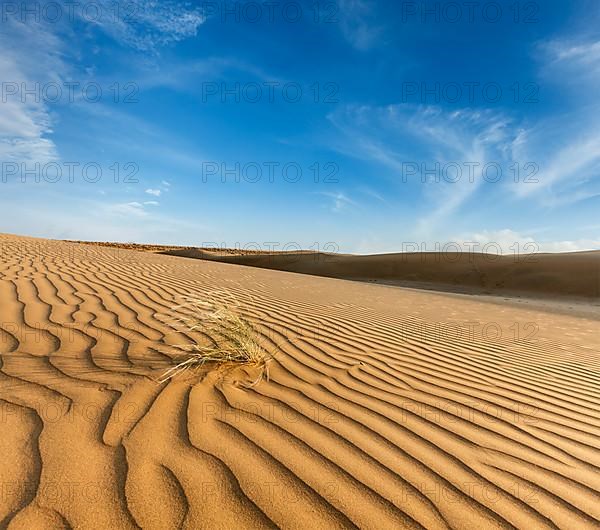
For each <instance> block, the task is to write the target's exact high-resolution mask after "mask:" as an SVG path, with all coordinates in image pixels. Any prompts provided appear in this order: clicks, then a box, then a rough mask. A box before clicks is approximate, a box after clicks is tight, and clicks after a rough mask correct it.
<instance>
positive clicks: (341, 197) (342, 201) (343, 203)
mask: <svg viewBox="0 0 600 530" xmlns="http://www.w3.org/2000/svg"><path fill="white" fill-rule="evenodd" d="M318 195H323V196H325V197H329V198H330V199H332V206H331V211H332V212H334V213H338V212H341V211H343V210H345V209H346V208H347V207H348V206H357V204H356V202H354V201H353V200H352V199H350V197H348V196H347V195H346V194H345V193H342V192H326V191H323V192H319V193H318Z"/></svg>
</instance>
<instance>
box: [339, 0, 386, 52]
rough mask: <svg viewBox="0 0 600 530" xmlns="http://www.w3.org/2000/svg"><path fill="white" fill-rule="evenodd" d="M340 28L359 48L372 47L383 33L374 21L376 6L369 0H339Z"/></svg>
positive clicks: (351, 42)
mask: <svg viewBox="0 0 600 530" xmlns="http://www.w3.org/2000/svg"><path fill="white" fill-rule="evenodd" d="M338 6H339V12H338V16H339V20H340V28H341V30H342V33H343V35H344V37H345V38H346V40H348V42H350V44H352V46H354V47H355V48H356V49H358V50H367V49H369V48H371V47H372V46H373V45H374V44H375V42H376V41H377V38H378V37H379V35H380V34H381V27H379V26H377V25H376V24H375V23H374V18H375V10H374V6H373V4H372V3H371V2H369V1H368V0H339V2H338Z"/></svg>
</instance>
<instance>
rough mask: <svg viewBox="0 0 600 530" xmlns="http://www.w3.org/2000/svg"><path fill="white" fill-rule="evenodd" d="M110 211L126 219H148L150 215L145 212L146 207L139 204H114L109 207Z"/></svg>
mask: <svg viewBox="0 0 600 530" xmlns="http://www.w3.org/2000/svg"><path fill="white" fill-rule="evenodd" d="M108 211H109V212H110V213H113V214H117V215H122V216H124V217H146V216H147V215H148V212H146V210H144V205H143V204H141V203H139V202H127V203H121V204H112V205H109V206H108Z"/></svg>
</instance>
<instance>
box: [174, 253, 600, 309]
mask: <svg viewBox="0 0 600 530" xmlns="http://www.w3.org/2000/svg"><path fill="white" fill-rule="evenodd" d="M164 253H166V254H170V255H173V256H185V257H189V258H199V259H211V260H216V261H222V262H226V263H236V264H239V265H249V266H253V267H263V268H267V269H277V270H284V271H290V272H299V273H303V274H314V275H318V276H327V277H331V278H344V279H352V280H379V281H384V282H404V283H405V284H410V283H412V284H414V285H416V286H427V287H433V288H435V287H436V286H437V287H438V288H440V289H442V290H443V289H445V288H455V289H456V288H464V289H467V290H469V289H471V290H472V289H476V290H477V291H479V292H488V293H503V292H507V293H519V292H521V293H529V294H538V295H554V296H556V295H560V296H573V297H583V298H590V299H598V298H599V297H600V251H594V252H578V253H565V254H531V255H521V256H513V255H511V256H498V255H492V254H480V253H467V252H463V253H406V254H381V255H370V256H356V255H348V254H324V253H308V252H304V253H262V254H259V253H246V254H239V255H235V254H231V253H228V254H225V253H219V252H212V251H208V250H202V249H171V250H165V251H164Z"/></svg>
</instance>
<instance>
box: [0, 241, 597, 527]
mask: <svg viewBox="0 0 600 530" xmlns="http://www.w3.org/2000/svg"><path fill="white" fill-rule="evenodd" d="M159 247H160V246H153V248H148V249H145V250H146V251H145V252H140V251H136V250H131V249H125V248H120V247H111V246H110V245H104V246H99V245H83V244H79V243H71V242H60V241H50V240H42V239H34V238H26V237H18V236H12V235H0V455H2V456H1V457H0V528H9V529H10V530H16V529H28V530H29V529H36V530H38V529H42V530H44V529H56V528H85V529H87V528H90V529H91V528H94V529H95V528H119V529H120V528H139V527H142V528H148V529H165V528H169V529H171V528H189V529H197V528H272V527H281V528H327V529H329V528H354V527H361V528H378V529H379V528H421V529H422V528H428V529H430V528H431V529H448V528H456V529H474V530H475V529H476V530H481V529H488V528H530V529H550V528H554V529H555V528H569V529H571V528H572V529H587V528H589V529H594V528H598V527H599V526H600V445H599V443H598V440H600V356H599V354H598V352H599V348H600V336H599V334H598V321H597V320H594V319H591V318H583V317H575V316H569V315H560V314H553V313H545V312H542V311H540V310H533V309H531V308H529V309H527V308H519V307H514V306H512V305H509V304H508V303H506V304H503V303H501V302H498V303H494V304H491V303H487V302H482V301H481V299H480V297H478V296H472V297H468V298H467V297H459V296H456V295H451V294H439V293H433V292H426V291H417V290H410V289H402V288H396V287H391V286H386V285H370V284H368V283H361V282H349V281H340V280H334V279H331V278H324V277H317V276H309V275H299V274H289V273H286V272H281V271H276V270H264V269H260V268H250V267H242V266H239V265H236V264H231V263H218V262H215V261H208V260H200V259H196V260H193V259H183V258H181V257H179V256H173V255H163V254H159V253H158V252H164V251H169V252H177V253H180V252H184V250H182V249H173V248H172V247H171V248H170V250H169V249H165V248H164V247H160V248H159ZM115 248H116V249H117V250H118V251H116V250H115ZM134 248H135V247H134ZM185 252H186V253H187V254H188V255H190V256H191V257H200V256H199V255H198V253H199V252H200V251H198V250H190V249H188V250H185ZM207 252H208V251H207ZM215 257H216V256H215V255H214V253H213V255H212V257H211V259H214V258H215ZM296 257H298V256H296ZM218 258H219V259H220V260H231V259H241V260H242V261H246V262H248V263H247V264H252V265H256V266H259V265H260V266H265V261H264V260H267V259H268V260H272V259H275V260H283V259H286V258H287V256H277V257H276V258H273V257H272V256H266V257H265V256H257V255H254V256H243V257H241V258H240V257H237V256H234V257H232V256H229V258H225V257H224V256H223V255H222V256H218ZM298 258H299V259H298V261H297V262H295V263H290V264H287V265H285V264H284V263H282V262H281V261H279V262H278V263H277V268H282V269H283V268H286V267H293V268H294V269H302V272H311V271H312V272H314V271H315V270H317V269H318V270H319V271H320V272H319V274H324V271H325V272H327V274H328V275H331V276H338V277H352V278H355V279H367V278H369V279H373V276H374V275H377V277H378V278H381V279H384V280H410V279H411V278H412V276H411V275H415V274H416V275H417V276H416V277H414V279H415V281H419V282H429V281H431V282H449V283H450V284H452V283H453V282H456V283H458V282H463V283H464V284H465V285H474V286H477V287H481V286H483V288H484V289H493V286H494V285H496V284H497V283H500V282H504V286H502V285H498V286H497V288H498V289H502V288H506V289H513V288H514V289H517V290H519V289H523V288H524V287H523V285H527V286H528V288H529V289H538V290H539V292H544V293H554V292H557V293H563V294H565V295H569V296H597V292H596V293H595V294H594V292H593V291H592V292H590V290H589V288H590V285H597V284H594V283H593V282H592V283H590V280H593V279H594V278H595V277H594V271H596V273H597V268H594V267H597V260H598V256H597V253H589V254H585V253H584V254H573V255H564V256H563V255H561V256H539V258H540V261H539V263H537V264H535V263H532V264H523V265H520V264H515V265H514V267H513V266H510V265H509V264H502V266H500V265H498V264H497V263H498V262H489V263H487V262H486V263H483V262H480V261H476V264H474V265H472V266H471V265H467V264H466V263H463V262H458V263H456V264H452V263H447V264H444V268H443V269H440V268H436V267H434V266H433V265H432V266H431V267H429V266H428V265H427V264H425V265H423V266H422V267H421V266H419V267H417V264H416V263H415V262H414V261H412V260H414V259H417V258H416V257H411V256H408V257H407V259H408V262H407V263H402V262H401V259H403V258H399V256H397V255H396V256H367V257H353V256H339V257H333V258H331V261H330V262H327V261H325V262H323V263H319V261H318V260H316V261H311V260H312V259H313V256H310V255H301V256H299V257H298ZM328 259H329V258H328ZM261 260H263V261H261ZM267 265H268V263H267ZM311 267H312V269H311ZM502 267H504V268H502ZM507 269H510V273H508V272H507ZM290 270H293V269H290ZM535 271H537V274H536V273H535ZM566 278H571V280H570V283H569V282H568V281H567V280H566ZM586 285H587V289H586V287H585V286H586ZM596 288H597V287H596ZM216 293H218V294H219V297H220V298H219V299H220V300H222V301H223V303H225V304H227V306H228V307H229V309H231V310H232V311H235V312H236V313H239V315H240V316H242V317H243V318H244V319H245V320H244V321H245V322H246V321H247V322H249V323H250V324H251V326H253V328H254V330H255V333H256V337H257V340H260V341H261V344H262V345H263V346H264V348H266V350H268V353H269V354H270V356H271V360H270V363H269V380H266V378H262V379H260V380H258V382H257V383H256V384H252V383H253V382H256V381H257V374H256V372H254V371H253V368H252V367H248V366H239V367H236V366H229V367H219V366H214V365H207V366H204V367H203V368H202V370H201V371H196V372H193V371H188V372H186V373H185V374H181V375H177V376H175V377H173V378H172V379H170V380H168V381H167V382H165V383H163V384H159V383H157V380H158V379H160V378H161V376H162V375H163V374H165V372H166V371H167V370H168V369H170V368H172V367H173V366H174V365H175V362H176V355H177V353H178V352H179V353H180V351H181V350H180V347H181V345H182V344H183V345H186V344H187V345H193V344H198V343H200V342H201V341H206V340H210V339H211V337H210V336H208V337H207V336H206V334H205V333H203V332H202V330H196V331H189V330H185V329H181V328H178V327H177V326H174V325H173V321H174V320H176V319H177V318H178V317H179V318H185V317H186V316H193V315H191V314H190V313H189V307H187V308H186V306H185V305H182V304H181V301H182V299H183V300H185V298H186V297H190V296H192V297H194V299H198V300H202V299H203V298H207V299H208V298H210V297H213V298H214V297H215V295H216ZM186 312H187V313H186ZM212 338H215V337H212Z"/></svg>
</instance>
